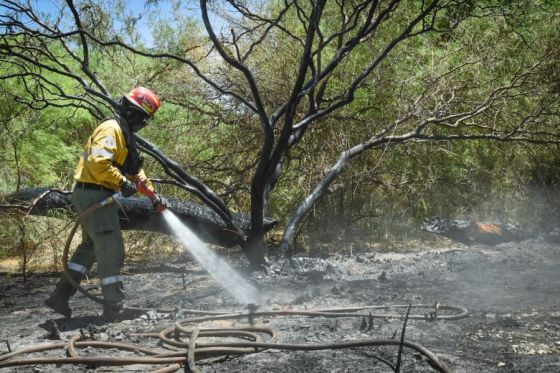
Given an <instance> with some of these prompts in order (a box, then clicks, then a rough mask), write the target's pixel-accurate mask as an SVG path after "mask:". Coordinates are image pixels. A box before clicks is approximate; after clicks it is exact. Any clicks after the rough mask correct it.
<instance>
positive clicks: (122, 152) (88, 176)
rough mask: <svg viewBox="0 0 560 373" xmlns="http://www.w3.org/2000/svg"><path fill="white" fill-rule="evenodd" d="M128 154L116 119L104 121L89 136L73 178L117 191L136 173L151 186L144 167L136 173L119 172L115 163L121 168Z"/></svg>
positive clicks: (122, 133) (151, 187) (124, 139)
mask: <svg viewBox="0 0 560 373" xmlns="http://www.w3.org/2000/svg"><path fill="white" fill-rule="evenodd" d="M127 155H128V149H127V147H126V138H125V136H124V132H123V130H122V129H121V127H120V126H119V123H118V122H117V121H116V120H115V119H108V120H105V121H103V122H101V123H100V124H99V126H97V128H96V129H95V130H94V131H93V134H92V135H91V136H90V138H89V139H88V141H87V143H86V145H85V148H84V153H83V154H82V157H81V158H80V161H79V163H78V167H77V168H76V173H75V174H74V179H75V180H76V181H80V182H83V183H94V184H99V185H103V186H104V187H107V188H109V189H112V190H118V189H119V188H120V186H121V184H122V183H123V182H124V181H125V180H126V179H127V177H128V178H132V177H134V176H139V178H140V179H141V180H147V185H148V187H149V188H150V189H153V186H152V184H151V183H150V181H149V180H148V179H147V178H146V174H145V173H144V170H140V172H139V173H138V175H126V177H125V175H123V174H122V173H121V172H120V170H119V169H118V168H117V166H118V167H121V166H122V165H123V164H124V162H125V160H126V156H127Z"/></svg>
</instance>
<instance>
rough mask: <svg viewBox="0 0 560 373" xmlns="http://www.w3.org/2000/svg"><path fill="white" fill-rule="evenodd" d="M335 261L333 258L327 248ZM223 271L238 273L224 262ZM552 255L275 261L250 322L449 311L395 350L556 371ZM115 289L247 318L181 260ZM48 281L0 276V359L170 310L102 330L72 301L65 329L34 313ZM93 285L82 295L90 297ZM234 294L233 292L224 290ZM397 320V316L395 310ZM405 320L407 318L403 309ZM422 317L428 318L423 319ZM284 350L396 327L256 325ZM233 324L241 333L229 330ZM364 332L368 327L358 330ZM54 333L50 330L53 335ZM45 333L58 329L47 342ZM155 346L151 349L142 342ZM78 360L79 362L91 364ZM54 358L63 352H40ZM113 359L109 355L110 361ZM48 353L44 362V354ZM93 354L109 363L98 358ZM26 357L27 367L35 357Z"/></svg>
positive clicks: (306, 359) (343, 354) (134, 324)
mask: <svg viewBox="0 0 560 373" xmlns="http://www.w3.org/2000/svg"><path fill="white" fill-rule="evenodd" d="M333 250H334V248H333ZM230 262H233V263H234V265H236V266H239V268H241V269H242V268H243V267H242V265H241V264H240V263H239V262H237V261H236V260H234V259H231V258H230ZM559 263H560V245H558V244H552V243H548V242H545V241H544V240H539V239H535V240H527V241H522V242H514V243H507V244H501V245H498V246H482V245H479V246H476V245H475V246H464V245H461V244H454V243H451V242H449V244H448V247H447V248H445V249H440V250H434V249H432V248H430V247H428V246H426V244H420V243H416V244H411V245H410V246H409V247H407V250H404V251H402V250H401V251H400V252H396V251H395V252H390V251H387V250H385V251H384V252H383V253H380V252H373V251H371V250H368V249H367V248H366V247H365V245H364V249H363V250H360V248H356V247H355V246H354V247H352V250H349V249H339V251H338V253H336V254H330V255H325V256H324V257H323V258H295V260H293V261H291V262H277V263H275V264H274V265H273V266H272V272H271V273H270V274H269V275H264V274H257V275H255V274H254V275H253V276H252V277H251V279H250V281H251V282H253V283H254V284H255V285H257V286H258V287H259V288H260V289H261V291H262V293H263V294H264V295H265V296H266V297H267V298H268V300H267V301H265V302H264V304H261V305H260V308H259V311H262V310H272V309H325V308H337V307H352V306H362V305H391V304H401V305H402V304H404V305H406V304H409V303H413V304H421V303H424V304H426V303H427V304H434V305H435V304H436V303H438V302H439V303H442V304H452V305H459V306H463V307H466V308H467V309H468V310H469V316H468V317H467V318H464V319H461V320H456V321H445V320H441V319H438V318H437V317H435V318H434V317H426V319H420V320H412V319H411V320H408V324H407V327H406V339H407V340H409V341H412V342H415V343H419V344H421V345H423V346H424V347H425V348H427V349H429V350H430V351H432V352H433V353H435V354H436V355H437V356H438V357H439V358H440V359H441V360H443V361H444V362H445V363H446V364H447V365H448V366H449V367H450V368H451V369H452V370H453V371H454V372H465V373H467V372H468V373H474V372H485V373H488V372H490V373H491V372H519V373H521V372H560V270H559ZM126 270H127V276H126V280H125V290H126V292H127V294H128V297H129V303H130V304H132V305H138V306H143V307H147V306H149V307H160V308H176V309H178V310H179V309H201V310H212V311H224V312H232V311H236V312H242V311H246V309H247V308H246V306H245V305H242V304H238V303H236V301H235V300H234V299H232V297H231V296H230V295H229V293H227V292H226V291H225V290H224V289H222V288H221V287H220V286H219V285H218V284H217V283H216V282H215V281H213V280H212V278H210V277H209V276H208V275H207V274H206V273H205V272H204V271H203V270H202V269H201V268H199V267H198V266H197V265H196V263H194V262H192V260H191V259H190V257H189V256H188V255H187V254H185V256H184V257H183V258H182V259H181V260H179V261H176V262H174V263H170V264H165V265H160V266H156V267H149V266H138V265H130V266H128V267H127V268H126ZM56 281H57V275H55V274H52V275H46V274H43V275H34V276H32V277H31V278H30V279H28V281H27V282H25V283H24V282H23V281H22V279H21V278H19V277H14V276H9V275H6V274H5V275H3V276H2V277H0V305H1V308H0V321H1V325H2V327H1V329H0V353H5V352H7V348H8V347H7V343H5V342H4V341H7V342H8V343H9V345H10V348H11V349H12V350H18V349H22V348H23V347H25V346H30V345H33V344H38V343H45V342H51V339H56V338H60V339H62V340H67V339H69V338H70V337H71V336H74V335H79V333H80V329H82V330H86V331H91V332H92V333H93V334H94V335H95V336H96V338H98V339H101V340H118V341H122V340H128V339H130V340H132V341H136V340H138V338H137V337H134V336H131V333H134V332H142V331H143V332H150V331H160V330H163V329H164V328H165V327H167V326H170V325H172V324H173V323H174V321H175V320H176V319H182V318H184V317H188V315H186V314H184V313H182V312H181V311H177V312H173V313H169V314H164V313H157V312H150V313H148V314H147V315H143V316H141V317H139V318H136V319H133V320H126V321H121V322H113V323H103V322H102V320H101V318H100V317H98V316H97V313H98V312H100V306H98V305H97V304H95V303H93V302H92V301H91V300H89V299H87V298H85V297H83V296H82V295H77V296H75V297H74V298H73V299H72V301H71V307H72V309H73V318H72V319H64V318H62V317H60V316H58V315H56V314H54V313H52V312H51V311H50V310H49V309H47V308H45V307H44V306H43V305H42V302H43V300H44V299H45V298H46V297H47V296H48V294H49V293H50V291H51V290H52V289H53V288H54V284H55V283H56ZM96 284H97V280H96V279H94V278H92V279H91V280H90V281H89V282H87V283H86V288H88V289H89V290H91V291H92V292H93V293H99V288H98V286H97V285H96ZM232 285H233V284H232ZM399 312H400V313H403V312H404V311H403V310H402V309H401V310H399ZM412 312H417V311H415V310H414V309H413V310H412ZM432 316H433V314H432ZM255 322H256V323H257V324H264V325H266V326H268V327H272V328H275V329H276V330H277V331H278V333H279V340H280V341H283V342H297V343H318V342H331V341H347V340H357V339H368V338H394V337H396V338H399V336H400V333H401V330H402V327H403V320H402V319H399V318H396V319H375V320H373V322H370V320H367V322H366V320H365V319H362V318H341V319H324V318H308V317H303V316H293V317H285V316H283V317H277V318H272V317H271V318H259V319H257V320H256V321H255ZM235 323H236V324H247V320H239V321H237V322H235ZM366 324H367V328H366V327H365V326H366ZM55 326H56V328H55ZM55 329H58V331H59V332H58V333H57V332H56V330H55ZM145 344H146V345H147V346H155V342H154V341H153V340H145ZM397 350H398V348H396V347H381V348H353V349H346V350H325V351H279V350H268V351H264V352H260V353H255V354H250V355H244V356H237V357H229V358H220V359H214V360H203V361H199V362H198V363H197V367H198V368H199V371H200V372H388V371H391V369H390V368H389V367H388V366H387V365H386V364H384V363H382V362H381V361H380V360H379V359H377V358H376V356H377V357H380V358H383V359H385V360H388V361H392V362H393V364H394V363H395V362H396V356H397ZM94 352H95V351H92V350H90V349H88V350H87V351H85V350H82V352H81V353H84V354H93V353H94ZM57 353H58V355H57V356H63V352H61V351H58V352H48V354H50V355H56V354H57ZM114 353H115V354H118V353H119V352H114ZM43 354H47V353H43ZM101 354H105V355H107V354H111V351H104V352H101V353H99V355H101ZM40 355H41V354H34V355H33V356H35V357H36V356H40ZM402 364H403V365H402V371H403V372H432V371H434V370H433V369H432V368H431V367H430V366H429V364H428V363H427V362H426V361H425V359H424V358H422V357H421V356H420V355H418V354H417V353H415V352H414V351H412V350H407V349H405V352H404V357H403V361H402ZM153 368H155V367H154V366H152V367H147V366H140V365H134V366H129V367H99V368H97V369H94V370H92V369H91V368H88V367H85V366H83V365H82V366H72V365H64V366H60V367H56V366H48V365H42V366H34V367H22V368H17V369H16V368H8V369H7V370H10V371H19V372H60V371H65V372H83V371H86V370H91V371H95V372H107V371H147V370H149V369H153Z"/></svg>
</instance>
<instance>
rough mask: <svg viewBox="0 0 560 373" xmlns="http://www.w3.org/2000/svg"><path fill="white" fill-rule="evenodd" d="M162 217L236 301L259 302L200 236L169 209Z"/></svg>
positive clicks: (252, 292)
mask: <svg viewBox="0 0 560 373" xmlns="http://www.w3.org/2000/svg"><path fill="white" fill-rule="evenodd" d="M163 217H164V219H165V221H166V222H167V224H168V225H169V227H171V229H172V230H173V232H174V233H175V236H176V237H177V238H179V239H180V240H181V242H182V243H183V245H184V246H185V248H186V249H187V250H188V251H189V252H190V253H191V254H192V256H193V257H194V258H195V259H196V261H197V262H198V263H199V264H200V265H201V266H203V267H204V269H206V270H207V271H208V273H209V274H210V275H211V276H212V277H214V279H216V281H218V283H219V284H220V285H222V287H223V288H224V289H225V290H227V291H228V292H229V293H230V294H231V295H232V296H233V297H234V298H235V299H236V300H237V301H238V302H240V303H244V304H250V303H253V304H259V303H260V296H259V293H258V291H257V289H255V287H253V286H252V285H251V284H249V283H248V282H247V281H246V280H245V279H244V278H243V277H241V275H239V273H237V272H236V271H235V270H234V269H233V268H231V266H230V265H229V264H227V263H226V262H225V261H224V260H222V259H221V258H220V257H219V256H218V255H216V253H214V252H213V251H212V250H210V249H209V248H208V246H207V245H206V244H205V243H204V242H202V240H201V239H200V238H198V237H197V235H196V234H194V232H193V231H191V230H190V229H189V228H188V227H186V226H185V225H183V223H182V222H181V221H180V220H179V219H178V218H177V217H176V216H175V214H173V213H172V212H171V211H169V210H165V211H163Z"/></svg>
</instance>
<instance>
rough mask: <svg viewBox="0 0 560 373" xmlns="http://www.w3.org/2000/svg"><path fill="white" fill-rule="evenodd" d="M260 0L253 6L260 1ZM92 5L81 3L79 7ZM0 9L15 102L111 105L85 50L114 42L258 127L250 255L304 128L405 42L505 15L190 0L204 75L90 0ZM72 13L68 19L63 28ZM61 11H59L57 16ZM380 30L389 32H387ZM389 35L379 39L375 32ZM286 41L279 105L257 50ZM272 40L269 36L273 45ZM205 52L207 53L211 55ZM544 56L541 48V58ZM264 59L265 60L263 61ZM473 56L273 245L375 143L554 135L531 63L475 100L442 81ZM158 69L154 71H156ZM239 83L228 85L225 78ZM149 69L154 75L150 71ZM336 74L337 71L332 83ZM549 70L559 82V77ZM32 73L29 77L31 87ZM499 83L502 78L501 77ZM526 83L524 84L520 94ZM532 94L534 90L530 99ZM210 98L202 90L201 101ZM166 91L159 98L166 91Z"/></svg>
mask: <svg viewBox="0 0 560 373" xmlns="http://www.w3.org/2000/svg"><path fill="white" fill-rule="evenodd" d="M259 5H260V6H259ZM88 6H89V7H90V8H91V6H93V5H91V4H89V5H88ZM0 8H1V9H3V10H4V14H3V15H1V16H0V30H1V32H2V34H1V36H0V37H1V44H0V58H2V60H3V61H5V62H7V63H9V64H11V66H14V67H16V70H17V71H16V72H14V73H10V74H6V75H4V76H3V77H2V79H19V80H21V81H23V82H26V83H29V86H26V87H29V89H28V94H29V96H30V97H31V99H29V98H28V99H24V98H21V97H20V98H18V99H21V102H23V103H25V104H27V105H29V106H30V107H32V108H34V109H41V108H42V107H45V106H48V105H51V106H52V105H55V106H56V105H71V106H74V107H79V108H83V109H85V110H88V111H89V112H90V113H91V114H92V115H93V116H95V117H96V118H101V117H102V116H103V114H104V113H106V112H107V110H109V109H110V108H111V107H114V105H115V102H114V100H113V99H112V97H111V94H110V92H108V90H107V88H106V87H105V86H104V84H103V82H101V81H100V79H99V78H98V77H97V76H96V74H95V73H94V70H92V69H93V67H92V64H93V62H92V61H91V59H90V53H89V52H90V48H91V47H92V46H94V47H95V48H96V49H99V50H104V49H121V50H125V51H127V52H128V53H132V54H134V55H137V56H142V57H144V58H148V59H152V60H157V61H161V62H162V65H163V66H164V67H166V66H168V64H169V63H170V62H173V63H175V64H178V65H180V66H184V67H187V68H188V69H190V71H191V72H192V73H193V74H194V76H196V77H197V78H198V79H199V80H200V81H201V82H203V83H204V84H205V87H207V88H208V90H209V91H211V92H212V95H209V101H210V100H212V101H213V102H215V103H217V105H218V106H219V105H224V106H227V105H232V103H234V104H235V105H236V106H237V107H239V109H238V111H242V110H243V111H245V112H246V113H249V115H250V116H251V117H252V118H255V123H258V125H259V126H260V135H261V139H260V144H259V157H258V160H257V163H256V166H255V168H254V171H253V174H252V181H251V185H250V201H251V211H250V228H249V230H248V232H247V239H246V241H245V242H244V246H245V247H246V249H247V255H248V257H249V259H250V260H251V261H252V262H253V263H257V264H258V263H262V262H263V261H264V256H265V242H264V236H265V232H266V224H265V216H266V214H267V210H268V206H269V200H270V198H271V193H272V191H273V190H274V188H275V186H276V184H277V182H278V180H279V178H281V177H282V173H283V168H284V167H285V166H286V158H287V156H288V155H289V153H290V151H291V150H292V149H294V147H296V146H301V140H302V139H303V138H304V135H305V134H306V133H307V132H309V129H310V127H311V126H312V125H321V124H322V123H324V121H325V120H326V119H327V118H329V117H331V116H332V115H333V113H335V112H338V111H341V110H342V109H343V108H346V107H348V106H349V105H350V104H351V103H352V102H353V101H354V100H355V98H356V94H357V93H358V92H359V91H360V90H362V89H364V88H365V87H366V86H367V85H368V84H369V85H371V84H375V81H374V82H373V83H372V82H371V81H368V79H369V78H370V77H371V76H372V74H373V73H374V72H375V71H377V70H379V68H380V66H381V65H382V63H384V62H385V61H387V59H388V57H389V56H391V55H393V54H395V53H396V50H397V48H398V47H400V46H401V45H405V44H406V42H407V41H408V40H411V39H413V38H418V37H420V36H422V35H425V34H430V33H441V34H446V33H452V32H453V30H454V29H455V28H456V27H458V26H459V25H460V24H461V23H462V22H464V21H465V20H467V19H469V18H479V17H507V14H505V13H506V12H505V11H504V9H503V6H502V5H500V3H499V2H497V3H496V4H493V2H491V1H490V2H487V3H484V4H482V3H480V4H479V3H477V2H473V1H470V0H464V1H461V0H424V1H418V2H412V3H411V2H405V1H399V0H387V1H371V0H368V1H333V2H327V1H326V0H314V1H298V0H292V1H278V2H266V3H264V6H263V4H259V2H256V3H255V4H252V3H250V2H246V1H236V0H229V1H225V2H219V1H212V2H209V1H206V0H200V14H201V19H202V22H203V24H204V28H205V30H206V34H207V41H208V43H209V45H210V47H208V48H207V49H204V53H203V54H204V55H207V56H208V55H212V56H213V62H216V61H217V60H218V58H219V59H220V62H221V63H222V65H221V66H222V69H223V70H222V72H223V74H222V75H223V76H220V75H219V74H218V75H213V74H211V73H208V72H207V71H205V70H204V69H203V68H201V66H200V65H199V64H198V62H199V61H200V60H197V59H195V58H192V57H189V54H188V53H189V52H190V50H186V51H184V53H181V54H178V53H173V52H172V51H166V50H161V49H159V50H150V49H147V48H139V47H137V46H135V45H134V43H130V42H128V43H127V42H125V41H123V38H121V37H119V36H118V35H117V36H115V35H113V36H109V35H105V34H103V33H101V32H99V31H96V29H95V28H94V27H92V25H89V24H84V22H83V19H82V15H83V14H84V13H86V14H87V11H88V8H86V7H85V6H82V7H81V8H77V7H76V5H75V3H74V1H72V0H67V1H66V8H64V9H63V10H62V13H61V14H60V16H59V18H58V19H56V20H54V21H53V22H50V23H49V22H46V21H44V20H43V19H42V18H41V17H40V16H39V15H38V12H37V11H36V10H35V9H33V7H32V6H31V5H29V4H28V3H25V2H23V1H15V0H6V1H4V2H3V3H2V4H1V5H0ZM212 12H214V13H215V14H221V15H225V16H224V19H225V20H226V21H227V22H229V23H228V27H229V34H228V35H224V34H222V33H221V32H216V30H215V25H213V24H212V18H211V15H210V13H212ZM68 16H70V18H71V20H72V24H71V26H61V25H63V24H64V23H63V22H61V20H62V19H67V18H68ZM65 17H66V18H65ZM388 30H390V31H388ZM382 32H385V33H386V34H388V35H389V36H385V38H381V37H380V36H379V34H380V33H382ZM270 38H282V39H285V40H287V41H288V43H289V44H290V46H291V47H292V48H291V49H292V50H293V52H294V53H295V55H297V66H295V68H294V69H293V71H294V72H295V73H294V74H293V76H291V77H290V78H289V79H288V80H289V81H288V82H287V85H288V86H289V88H288V89H287V90H286V91H285V92H284V95H283V99H282V102H281V103H279V104H278V103H271V102H270V101H267V100H265V97H264V96H265V91H266V87H265V83H263V82H266V77H263V76H259V74H260V71H259V69H258V68H257V67H255V64H257V63H258V61H257V62H255V60H254V56H255V54H256V51H258V49H259V48H261V47H262V45H263V44H264V43H265V41H266V40H267V39H270ZM53 43H54V44H56V45H57V46H58V47H59V48H62V51H63V53H65V54H66V56H67V57H70V58H71V59H72V60H73V61H74V62H75V64H74V65H73V66H69V65H67V64H65V63H64V62H63V61H62V60H61V59H60V57H59V55H60V53H54V52H53V50H52V48H53ZM272 44H273V43H272ZM364 47H366V48H368V51H369V53H370V58H369V59H368V60H367V61H365V62H363V63H362V64H361V65H359V66H358V67H357V68H356V70H353V71H347V70H345V69H346V63H347V62H348V61H349V60H350V59H351V57H352V55H353V54H355V53H357V52H356V51H357V50H358V49H359V48H364ZM214 57H215V58H214ZM543 57H544V56H543ZM271 63H274V61H272V62H271ZM473 63H474V62H472V61H464V62H463V63H461V64H459V65H457V66H452V67H451V68H450V69H449V70H448V71H443V72H439V73H438V74H436V75H434V76H432V77H431V82H430V83H429V84H427V85H426V86H425V88H424V89H423V90H422V91H420V92H416V94H417V97H415V98H414V99H413V100H410V104H408V105H405V107H403V108H399V112H398V113H397V114H396V115H395V116H394V117H393V119H392V120H390V121H387V122H384V123H372V124H371V127H372V130H370V131H369V132H368V135H367V136H364V138H363V139H362V140H361V141H357V142H356V143H354V144H349V145H348V147H347V148H346V149H343V150H342V151H341V153H340V156H339V158H338V160H337V162H336V163H335V164H334V165H333V166H332V167H331V168H330V170H328V171H327V172H326V173H325V175H324V177H323V179H322V180H321V181H320V182H319V183H318V184H317V185H316V187H315V189H314V190H313V191H312V193H311V194H310V195H308V196H307V197H306V198H305V199H304V200H303V201H301V203H300V204H299V206H297V207H296V209H295V211H294V212H293V214H292V217H291V219H290V221H289V223H288V225H287V227H286V229H285V231H284V237H283V241H282V247H281V249H282V250H281V251H282V252H284V253H288V252H289V251H290V250H291V249H293V247H294V245H295V238H296V236H297V232H298V231H299V230H300V228H301V225H302V223H303V221H304V219H305V217H306V216H307V214H308V212H309V211H310V209H311V208H312V207H313V206H314V205H315V204H316V203H317V202H318V201H319V200H320V198H321V197H322V196H323V195H324V194H325V192H326V190H327V189H328V187H329V186H330V184H331V183H332V182H333V181H334V180H335V179H336V178H337V177H338V175H339V174H340V173H341V172H342V171H343V170H344V168H345V167H346V165H347V164H348V162H349V161H351V160H352V159H354V158H356V157H358V156H360V155H361V154H363V153H364V152H366V151H369V150H376V149H379V150H380V151H385V150H386V149H388V148H389V147H391V146H394V145H398V144H404V143H410V142H425V141H433V142H438V141H462V140H475V139H476V140H480V139H484V140H495V141H523V142H532V143H537V144H547V143H558V142H559V135H558V123H557V118H556V119H551V115H550V114H551V113H553V112H555V111H556V112H557V106H558V92H556V93H553V94H550V92H544V90H543V91H538V89H537V88H536V87H535V85H534V84H533V83H534V80H533V79H532V78H533V77H534V75H535V71H536V70H538V69H539V68H540V66H539V64H536V65H535V66H522V67H520V69H519V71H518V72H517V73H514V74H512V75H511V76H510V79H509V81H508V82H506V83H503V82H492V84H489V87H488V88H487V89H486V91H485V94H483V95H482V99H480V97H479V98H478V99H477V100H471V99H468V98H465V97H463V96H462V94H463V92H465V91H466V90H468V88H469V87H468V86H467V83H468V82H466V83H465V82H464V81H463V83H464V84H465V85H458V86H451V87H450V86H448V85H446V84H444V83H445V82H446V79H447V77H449V76H453V75H454V74H459V73H460V72H461V71H462V70H463V69H465V68H468V67H469V65H472V64H473ZM44 71H48V72H49V73H52V74H58V75H60V76H63V77H65V78H69V79H72V80H74V81H75V82H76V83H78V84H79V86H80V90H79V91H80V92H78V93H76V92H68V91H67V90H65V89H63V88H62V87H61V86H60V85H57V84H56V82H53V81H52V80H50V79H49V78H48V77H47V76H46V75H45V74H42V73H41V72H44ZM162 72H163V70H162V71H159V72H158V73H162ZM228 73H231V75H235V76H236V77H238V80H237V81H235V82H232V80H231V79H230V80H228V78H229V76H228ZM154 75H155V74H154ZM340 75H344V76H346V77H348V78H347V80H344V81H341V79H340ZM554 79H558V78H557V77H556V78H554ZM31 82H32V83H33V84H31ZM499 83H500V84H499ZM528 92H529V93H528ZM522 95H526V96H527V97H529V98H531V99H534V100H535V101H536V102H537V104H536V105H535V109H534V111H532V112H528V113H526V114H525V115H521V116H520V117H519V119H518V120H517V121H516V122H515V124H513V125H512V124H511V123H509V124H508V125H502V124H501V123H499V122H496V121H494V122H492V116H493V115H495V114H496V112H498V111H500V110H506V109H504V108H505V107H506V106H505V105H504V103H507V102H508V101H510V100H513V99H515V97H519V96H522ZM531 95H532V96H531ZM210 96H212V98H210ZM164 99H165V97H164ZM139 144H140V145H141V148H142V151H144V152H145V153H147V154H149V155H150V156H152V157H154V158H155V159H156V160H157V161H158V162H159V163H160V164H161V165H162V167H163V168H164V170H165V171H166V173H167V174H168V175H169V176H170V177H171V178H172V179H173V180H174V182H175V183H176V185H177V186H178V187H181V188H183V189H185V190H188V191H191V192H193V193H195V194H196V195H197V196H198V197H199V198H200V199H201V200H202V201H203V202H204V203H206V204H207V205H208V206H210V207H211V208H212V209H213V210H214V211H215V212H216V213H217V214H218V216H220V217H221V219H223V220H224V222H225V224H226V225H227V226H228V228H229V229H233V230H236V229H239V227H237V226H236V224H235V223H234V221H233V220H232V214H231V212H230V211H229V209H228V207H227V206H226V205H225V204H224V203H223V202H222V201H221V200H220V198H218V197H217V196H216V194H215V193H214V192H212V190H210V188H208V187H206V186H205V185H204V183H202V182H200V181H199V180H197V179H196V178H194V177H192V176H191V175H189V174H188V173H187V172H186V171H185V170H184V169H183V168H182V167H181V166H180V165H179V164H177V163H176V162H174V161H173V160H171V159H169V158H168V157H167V156H166V155H165V154H164V153H163V152H162V151H160V150H159V149H157V148H156V147H154V146H153V145H152V144H150V143H149V142H148V141H147V140H145V139H142V138H139Z"/></svg>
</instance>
